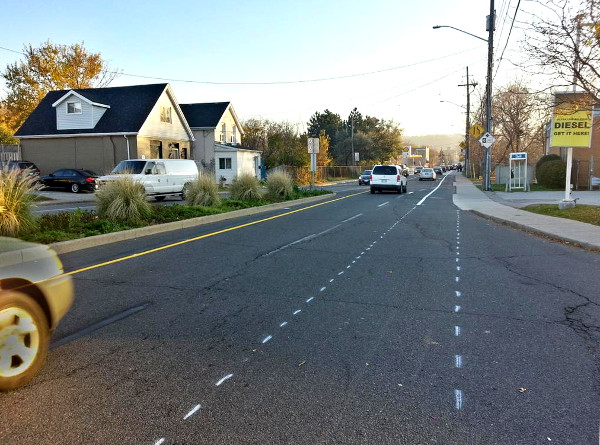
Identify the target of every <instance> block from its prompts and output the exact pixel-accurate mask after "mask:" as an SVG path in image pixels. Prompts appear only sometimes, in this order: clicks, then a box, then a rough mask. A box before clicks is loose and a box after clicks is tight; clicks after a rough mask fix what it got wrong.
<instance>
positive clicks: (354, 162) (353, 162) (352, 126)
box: [351, 113, 356, 165]
mask: <svg viewBox="0 0 600 445" xmlns="http://www.w3.org/2000/svg"><path fill="white" fill-rule="evenodd" d="M351 128H352V130H351V132H352V137H351V139H352V165H356V161H355V160H354V113H352V124H351Z"/></svg>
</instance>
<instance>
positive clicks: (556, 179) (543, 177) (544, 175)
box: [536, 159, 567, 189]
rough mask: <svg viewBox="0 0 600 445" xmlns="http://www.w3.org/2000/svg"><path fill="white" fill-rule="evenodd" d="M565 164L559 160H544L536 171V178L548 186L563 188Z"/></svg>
mask: <svg viewBox="0 0 600 445" xmlns="http://www.w3.org/2000/svg"><path fill="white" fill-rule="evenodd" d="M566 172H567V164H566V163H565V162H564V161H562V160H560V159H557V160H554V161H548V162H544V163H543V164H542V165H541V166H540V168H539V170H538V171H537V174H536V176H537V180H538V182H539V183H540V184H542V185H543V186H545V187H548V188H554V189H560V188H564V186H565V181H566Z"/></svg>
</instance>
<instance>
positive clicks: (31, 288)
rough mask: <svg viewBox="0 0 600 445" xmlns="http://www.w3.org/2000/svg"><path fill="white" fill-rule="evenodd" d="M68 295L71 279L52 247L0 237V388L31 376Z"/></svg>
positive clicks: (40, 362)
mask: <svg viewBox="0 0 600 445" xmlns="http://www.w3.org/2000/svg"><path fill="white" fill-rule="evenodd" d="M73 298H74V293H73V282H72V279H71V277H70V276H69V275H64V274H63V268H62V263H61V262H60V260H59V259H58V256H57V255H56V253H54V251H53V250H51V249H50V248H49V247H48V246H43V245H40V244H34V243H27V242H25V241H21V240H19V239H16V238H4V237H0V391H7V390H11V389H15V388H18V387H19V386H22V385H24V384H26V383H27V382H29V381H30V380H31V379H33V377H35V375H36V374H37V373H38V371H39V370H40V369H41V368H42V365H43V364H44V361H45V359H46V354H47V352H48V345H49V342H50V334H51V332H52V331H53V330H54V329H55V328H56V326H57V324H58V322H59V321H60V319H61V318H62V317H63V316H64V315H65V314H66V313H67V311H68V310H69V308H70V307H71V304H72V302H73Z"/></svg>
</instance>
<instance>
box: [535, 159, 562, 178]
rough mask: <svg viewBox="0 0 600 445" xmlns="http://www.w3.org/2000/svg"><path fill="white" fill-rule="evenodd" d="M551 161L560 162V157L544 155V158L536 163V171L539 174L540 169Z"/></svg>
mask: <svg viewBox="0 0 600 445" xmlns="http://www.w3.org/2000/svg"><path fill="white" fill-rule="evenodd" d="M549 161H560V156H558V155H544V156H542V157H541V158H540V159H539V161H537V162H536V163H535V171H536V173H537V171H538V170H539V169H540V167H541V166H542V164H544V163H546V162H549ZM536 176H537V174H536Z"/></svg>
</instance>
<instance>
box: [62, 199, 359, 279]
mask: <svg viewBox="0 0 600 445" xmlns="http://www.w3.org/2000/svg"><path fill="white" fill-rule="evenodd" d="M363 193H367V192H359V193H353V194H352V195H348V196H344V197H342V198H336V199H332V200H330V201H325V202H320V203H317V204H313V205H310V206H308V207H302V208H300V209H296V210H291V211H289V212H285V213H281V214H279V215H274V216H269V217H268V218H263V219H259V220H256V221H252V222H249V223H246V224H240V225H238V226H234V227H229V228H227V229H223V230H218V231H216V232H211V233H207V234H204V235H200V236H195V237H193V238H188V239H186V240H183V241H178V242H176V243H172V244H167V245H164V246H161V247H156V248H154V249H149V250H144V251H142V252H138V253H134V254H132V255H127V256H124V257H121V258H116V259H114V260H110V261H105V262H104V263H98V264H93V265H91V266H88V267H82V268H81V269H76V270H72V271H71V272H65V273H64V274H63V275H75V274H78V273H82V272H87V271H88V270H93V269H98V268H100V267H104V266H109V265H111V264H116V263H120V262H122V261H126V260H131V259H133V258H138V257H141V256H144V255H149V254H151V253H155V252H160V251H161V250H166V249H171V248H173V247H177V246H181V245H184V244H187V243H191V242H194V241H198V240H201V239H205V238H210V237H212V236H216V235H220V234H222V233H227V232H231V231H233V230H238V229H243V228H244V227H249V226H253V225H255V224H260V223H263V222H266V221H271V220H274V219H277V218H282V217H284V216H288V215H292V214H294V213H298V212H303V211H304V210H309V209H313V208H315V207H320V206H323V205H325V204H331V203H332V202H337V201H341V200H343V199H348V198H352V197H354V196H358V195H362V194H363Z"/></svg>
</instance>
